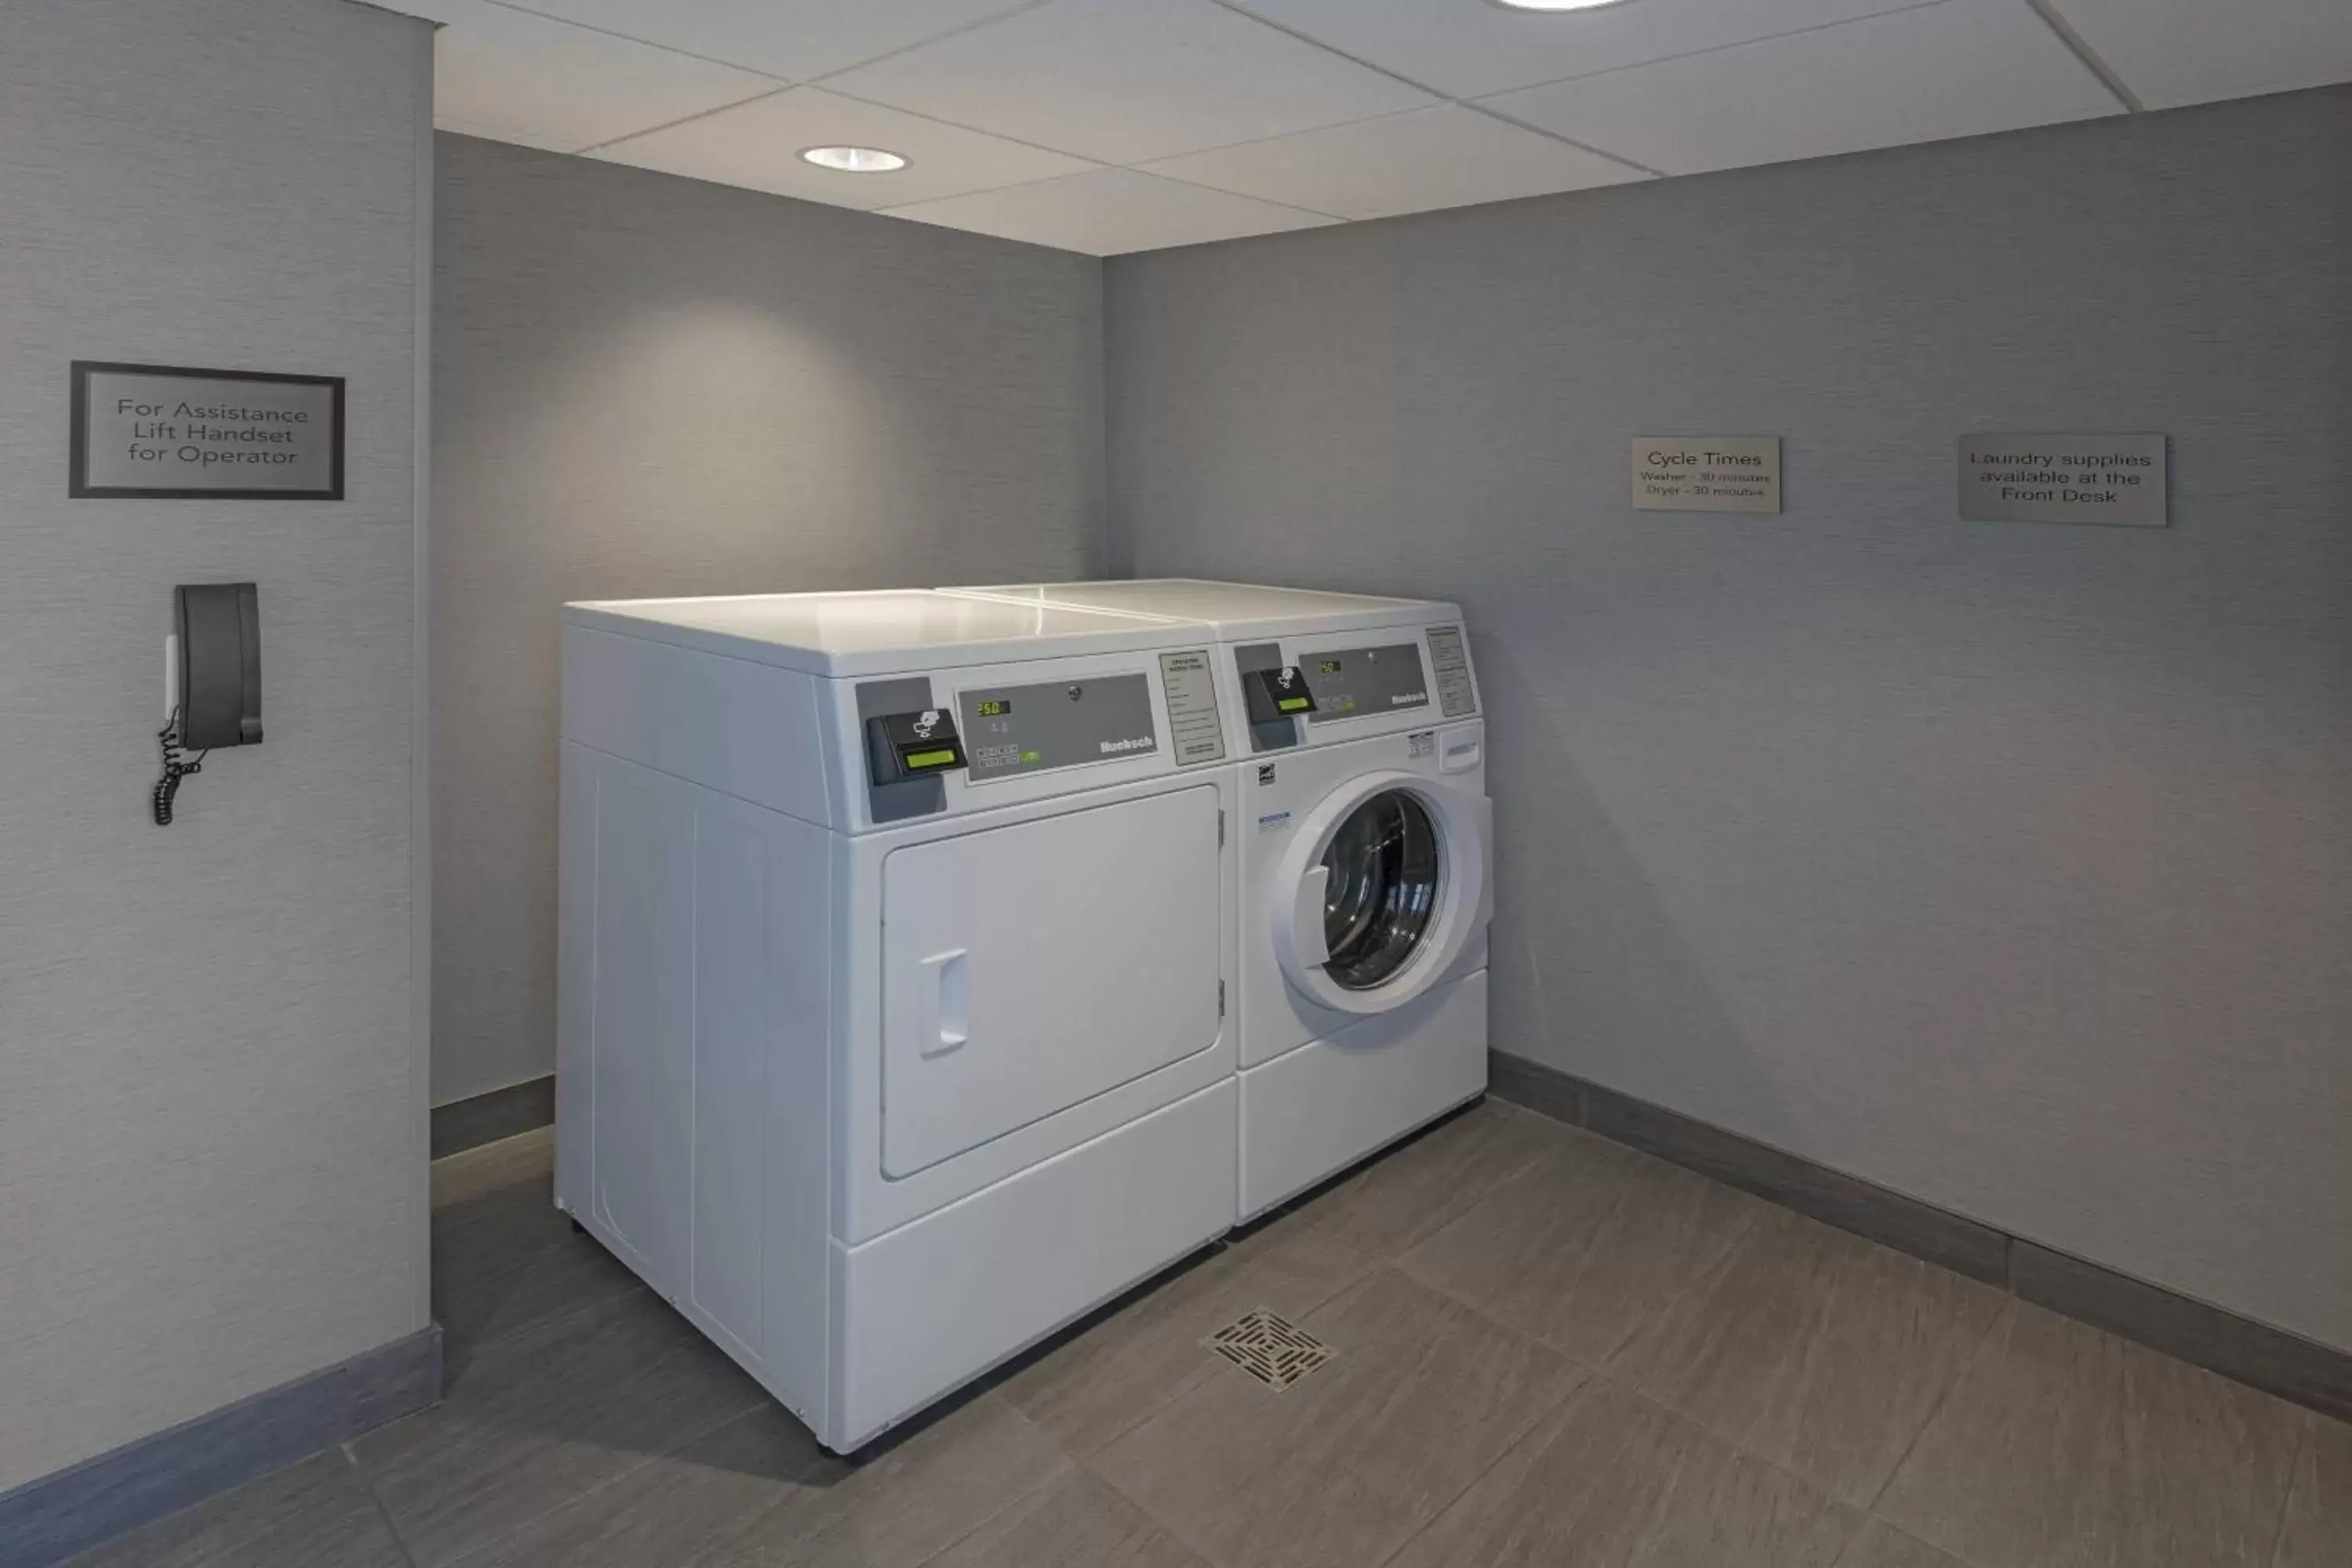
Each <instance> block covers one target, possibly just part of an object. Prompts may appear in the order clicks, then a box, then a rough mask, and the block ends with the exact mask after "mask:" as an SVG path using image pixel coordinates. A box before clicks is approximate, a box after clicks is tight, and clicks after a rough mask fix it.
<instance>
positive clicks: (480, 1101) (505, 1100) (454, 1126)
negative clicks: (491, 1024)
mask: <svg viewBox="0 0 2352 1568" xmlns="http://www.w3.org/2000/svg"><path fill="white" fill-rule="evenodd" d="M554 1120H555V1075H554V1074H553V1073H549V1074H548V1075H547V1076H546V1077H544V1078H533V1079H524V1080H523V1081H522V1082H520V1083H510V1084H509V1085H507V1087H506V1088H504V1089H491V1090H490V1091H489V1092H488V1093H487V1094H478V1095H476V1096H474V1097H473V1098H472V1099H471V1100H451V1101H450V1102H449V1103H448V1104H446V1105H436V1106H435V1107H434V1108H433V1157H434V1158H435V1159H436V1160H439V1159H443V1158H445V1157H446V1156H448V1155H451V1154H462V1153H464V1152H466V1151H467V1150H468V1149H478V1148H480V1147H481V1146H482V1145H483V1144H485V1143H495V1142H498V1141H499V1139H501V1138H511V1137H513V1136H514V1135H515V1134H516V1133H518V1132H528V1131H530V1130H531V1129H532V1128H534V1127H544V1126H546V1125H547V1124H548V1123H549V1122H551V1121H554Z"/></svg>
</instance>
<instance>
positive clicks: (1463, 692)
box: [1413, 626, 1478, 756]
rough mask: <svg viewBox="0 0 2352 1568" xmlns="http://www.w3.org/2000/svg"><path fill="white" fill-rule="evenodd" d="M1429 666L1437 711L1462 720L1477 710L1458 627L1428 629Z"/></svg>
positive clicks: (1466, 656)
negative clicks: (1434, 687) (1435, 692)
mask: <svg viewBox="0 0 2352 1568" xmlns="http://www.w3.org/2000/svg"><path fill="white" fill-rule="evenodd" d="M1429 666H1430V672H1431V673H1432V674H1433V675H1434V676H1436V678H1437V710H1438V711H1439V712H1440V713H1443V714H1444V715H1445V716H1446V717H1447V718H1448V719H1465V718H1467V717H1469V716H1470V715H1471V714H1473V713H1475V712H1476V711H1478V693H1477V691H1476V689H1474V688H1473V687H1472V686H1471V684H1470V654H1469V651H1468V650H1467V649H1465V647H1463V646H1462V628H1461V627H1460V626H1432V627H1430V628H1429ZM1420 754H1421V753H1420V752H1414V753H1413V755H1415V756H1419V755H1420Z"/></svg>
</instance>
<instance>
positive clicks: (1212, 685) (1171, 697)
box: [1160, 650, 1225, 767]
mask: <svg viewBox="0 0 2352 1568" xmlns="http://www.w3.org/2000/svg"><path fill="white" fill-rule="evenodd" d="M1160 686H1161V688H1162V689H1165V690H1166V691H1167V693H1168V738H1169V739H1170V740H1171V741H1172V742H1175V745H1176V765H1177V766H1179V767H1191V766H1192V764H1193V763H1222V762H1223V761H1224V760H1225V727H1224V725H1223V723H1222V722H1221V721H1219V720H1218V718H1217V681H1216V677H1215V676H1214V675H1213V674H1212V673H1211V671H1210V669H1209V656H1208V653H1207V652H1206V650H1202V651H1200V652H1195V653H1163V654H1161V655H1160Z"/></svg>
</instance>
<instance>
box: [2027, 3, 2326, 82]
mask: <svg viewBox="0 0 2352 1568" xmlns="http://www.w3.org/2000/svg"><path fill="white" fill-rule="evenodd" d="M2054 9H2055V10H2056V11H2057V12H2058V14H2059V15H2060V16H2063V17H2065V18H2066V20H2067V22H2068V23H2069V24H2071V25H2072V26H2073V27H2074V31H2075V32H2076V33H2077V34H2078V35H2080V36H2081V37H2082V39H2083V41H2084V43H2086V44H2088V45H2090V46H2091V47H2092V48H2093V49H2094V50H2095V51H2096V52H2097V54H2098V56H2099V58H2101V59H2103V60H2105V62H2106V64H2107V67H2108V68H2109V69H2111V70H2113V71H2114V72H2115V73H2116V75H2117V76H2119V77H2121V78H2122V79H2123V81H2124V85H2125V86H2126V87H2128V88H2130V89H2132V90H2133V91H2134V92H2136V93H2137V94H2138V95H2139V97H2140V99H2141V100H2142V101H2143V102H2145V103H2146V104H2147V106H2148V107H2149V108H2150V109H2171V108H2175V107H2178V106H2179V105H2180V104H2184V103H2208V102H2210V101H2212V100H2215V99H2220V98H2242V97H2245V96H2247V95H2249V94H2252V93H2257V92H2284V91H2285V90H2286V89H2290V88H2297V87H2319V86H2322V85H2324V84H2326V83H2329V82H2339V81H2352V0H2058V4H2057V5H2056V6H2055V7H2054Z"/></svg>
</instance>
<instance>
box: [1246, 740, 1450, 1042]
mask: <svg viewBox="0 0 2352 1568" xmlns="http://www.w3.org/2000/svg"><path fill="white" fill-rule="evenodd" d="M1491 823H1492V807H1491V806H1490V805H1488V803H1487V801H1486V797H1485V796H1484V795H1473V794H1471V793H1469V792H1468V791H1465V790H1458V789H1454V788H1451V787H1448V786H1446V785H1444V784H1437V783H1435V782H1434V781H1433V780H1431V779H1427V778H1424V777H1423V776H1421V775H1420V774H1417V773H1375V774H1372V775H1370V776H1369V777H1365V778H1360V779H1354V780H1350V781H1349V783H1348V784H1346V785H1345V786H1343V787H1342V788H1340V789H1339V790H1337V791H1335V792H1334V793H1333V794H1331V795H1328V796H1327V797H1326V798H1325V799H1324V801H1323V802H1322V804H1321V805H1318V806H1317V807H1316V809H1315V811H1314V812H1313V813H1312V814H1311V815H1309V816H1308V817H1307V821H1306V822H1305V824H1304V825H1303V827H1302V830H1301V831H1300V833H1299V834H1298V837H1297V838H1296V839H1295V840H1293V842H1292V844H1291V847H1290V852H1289V855H1288V856H1287V857H1286V859H1285V861H1284V864H1283V868H1282V874H1281V877H1280V879H1278V880H1277V881H1276V884H1275V886H1276V888H1277V889H1288V890H1289V901H1288V903H1287V905H1286V906H1285V907H1278V908H1276V910H1275V911H1274V928H1275V929H1274V940H1275V952H1276V956H1277V957H1278V958H1279V959H1280V961H1281V963H1282V972H1283V974H1284V977H1285V978H1286V979H1287V980H1288V981H1289V982H1290V984H1293V985H1295V986H1297V988H1298V989H1299V990H1300V991H1302V992H1304V993H1306V994H1307V996H1308V997H1309V998H1311V999H1312V1000H1314V1001H1316V1002H1318V1003H1320V1004H1321V1005H1324V1006H1326V1007H1331V1008H1335V1009H1337V1010H1339V1011H1340V1012H1346V1013H1384V1012H1387V1011H1388V1010H1389V1009H1390V1008H1391V1007H1398V1006H1402V1005H1404V1004H1405V1003H1407V1002H1409V1001H1411V1000H1412V998H1414V997H1415V996H1418V995H1420V994H1422V993H1423V991H1426V990H1427V989H1428V988H1429V987H1430V986H1431V985H1432V984H1434V983H1435V982H1436V981H1437V979H1438V977H1439V976H1440V975H1442V974H1444V973H1445V971H1446V969H1447V968H1448V967H1449V966H1450V965H1451V964H1452V963H1454V960H1455V959H1456V958H1459V957H1460V956H1461V955H1462V952H1463V950H1464V949H1465V947H1467V946H1468V945H1469V943H1470V942H1473V941H1474V940H1475V938H1476V936H1477V934H1478V933H1479V932H1480V931H1484V930H1485V929H1486V922H1487V920H1488V917H1489V915H1490V913H1491V904H1490V902H1489V894H1488V891H1487V889H1488V887H1489V873H1490V870H1491V868H1492V852H1491V850H1490V849H1489V847H1488V839H1489V837H1491V832H1490V827H1491Z"/></svg>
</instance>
